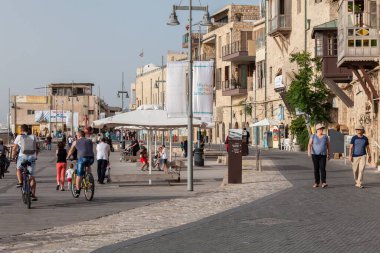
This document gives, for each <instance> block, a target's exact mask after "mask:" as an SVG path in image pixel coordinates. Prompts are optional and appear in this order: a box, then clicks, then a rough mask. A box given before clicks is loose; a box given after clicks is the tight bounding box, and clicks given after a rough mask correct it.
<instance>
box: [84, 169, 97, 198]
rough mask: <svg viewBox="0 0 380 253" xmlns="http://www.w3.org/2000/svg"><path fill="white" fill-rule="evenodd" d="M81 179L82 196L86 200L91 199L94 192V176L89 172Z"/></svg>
mask: <svg viewBox="0 0 380 253" xmlns="http://www.w3.org/2000/svg"><path fill="white" fill-rule="evenodd" d="M83 180H84V182H83V188H84V196H85V197H86V199H87V200H88V201H91V200H92V198H93V197H94V193H95V180H94V176H93V175H92V174H91V173H87V174H86V176H85V178H83Z"/></svg>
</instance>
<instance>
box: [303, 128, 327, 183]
mask: <svg viewBox="0 0 380 253" xmlns="http://www.w3.org/2000/svg"><path fill="white" fill-rule="evenodd" d="M315 129H316V133H315V134H313V135H312V136H310V139H309V145H308V155H309V157H311V158H312V160H313V165H314V179H315V181H314V185H313V187H314V188H316V187H319V184H320V183H321V181H322V188H326V187H327V183H326V159H328V160H330V150H331V145H330V141H329V138H328V137H327V135H325V134H324V133H323V130H324V129H325V127H324V125H322V124H320V123H319V124H317V125H316V126H315Z"/></svg>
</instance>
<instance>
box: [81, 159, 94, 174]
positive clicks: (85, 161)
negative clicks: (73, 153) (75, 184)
mask: <svg viewBox="0 0 380 253" xmlns="http://www.w3.org/2000/svg"><path fill="white" fill-rule="evenodd" d="M93 163H94V157H89V156H85V157H79V158H78V162H77V176H78V177H83V176H84V172H85V168H86V166H90V165H92V164H93Z"/></svg>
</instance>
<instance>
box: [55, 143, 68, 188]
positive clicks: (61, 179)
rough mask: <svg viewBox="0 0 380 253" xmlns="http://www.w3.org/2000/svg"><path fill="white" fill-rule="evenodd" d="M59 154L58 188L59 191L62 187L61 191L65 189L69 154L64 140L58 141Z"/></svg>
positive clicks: (57, 165) (57, 167) (57, 166)
mask: <svg viewBox="0 0 380 253" xmlns="http://www.w3.org/2000/svg"><path fill="white" fill-rule="evenodd" d="M56 154H57V164H56V169H57V188H56V190H57V191H58V190H59V189H61V191H64V190H65V188H64V186H65V171H66V164H67V163H66V156H67V151H66V149H65V143H64V142H59V143H58V150H57V152H56Z"/></svg>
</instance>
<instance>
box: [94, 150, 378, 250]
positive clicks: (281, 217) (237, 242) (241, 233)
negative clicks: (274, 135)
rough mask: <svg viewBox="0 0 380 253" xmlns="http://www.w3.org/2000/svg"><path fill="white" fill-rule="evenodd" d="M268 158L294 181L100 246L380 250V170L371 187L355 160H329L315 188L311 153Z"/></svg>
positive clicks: (371, 177)
mask: <svg viewBox="0 0 380 253" xmlns="http://www.w3.org/2000/svg"><path fill="white" fill-rule="evenodd" d="M266 156H267V158H268V159H269V158H270V159H271V160H272V161H273V163H274V164H275V165H276V167H277V168H278V169H279V170H280V172H281V174H282V175H284V176H285V178H286V179H287V180H289V181H290V182H291V183H292V185H293V187H291V188H288V189H286V190H284V191H280V192H278V193H276V194H273V195H270V196H267V197H265V198H262V199H260V200H258V201H254V202H251V203H248V204H246V205H244V206H241V207H238V208H235V209H232V210H229V211H227V212H224V213H221V214H218V215H215V216H212V217H209V218H206V219H203V220H201V221H199V222H196V223H193V224H190V225H188V226H181V227H177V228H175V229H172V230H167V231H162V232H160V233H156V234H151V235H149V236H144V237H141V238H137V239H134V240H129V241H126V242H123V243H119V244H116V245H113V246H112V247H105V248H103V249H100V250H98V252H134V253H139V252H165V253H167V252H345V253H346V252H379V248H380V233H379V231H380V214H379V210H380V201H379V194H380V173H378V172H376V171H375V170H374V169H367V171H366V173H365V177H364V178H365V186H366V188H364V189H359V188H356V187H354V182H353V176H352V171H351V168H350V167H349V166H348V165H347V166H345V165H344V163H343V161H330V162H328V164H327V181H328V183H329V187H328V188H326V189H322V188H315V189H314V188H312V187H311V186H312V184H313V171H312V164H311V160H309V159H308V158H307V156H306V155H305V154H302V153H286V152H282V153H280V152H279V151H277V152H276V151H273V152H270V153H269V154H268V155H266ZM265 184H266V185H272V184H273V182H272V180H268V182H266V183H265ZM275 184H276V183H275ZM252 188H254V187H252Z"/></svg>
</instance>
